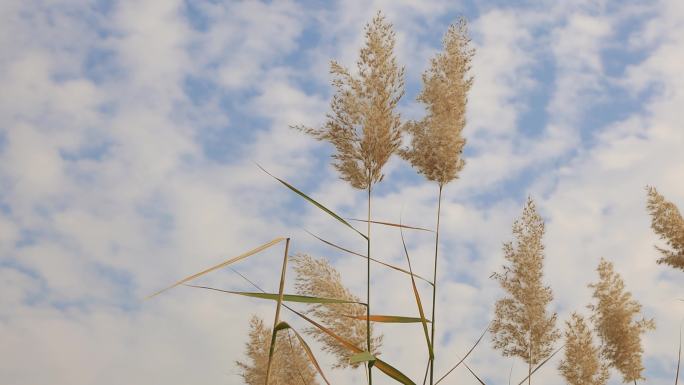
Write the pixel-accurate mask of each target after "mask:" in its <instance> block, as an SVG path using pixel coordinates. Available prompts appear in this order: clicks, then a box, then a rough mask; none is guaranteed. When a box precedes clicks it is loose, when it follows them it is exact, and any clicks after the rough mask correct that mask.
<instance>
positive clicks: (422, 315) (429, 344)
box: [399, 228, 435, 360]
mask: <svg viewBox="0 0 684 385" xmlns="http://www.w3.org/2000/svg"><path fill="white" fill-rule="evenodd" d="M399 232H400V233H401V243H402V245H403V246H404V253H405V254H406V261H407V262H408V266H409V272H411V285H412V287H413V295H414V297H415V298H416V305H418V313H419V314H420V320H421V323H422V324H423V332H424V333H425V342H426V343H427V347H428V353H429V354H430V360H432V359H434V356H435V353H434V351H433V350H432V341H430V333H429V331H428V327H427V320H426V319H425V312H424V311H423V304H422V302H421V301H420V293H419V292H418V287H417V286H416V280H415V278H413V269H412V268H411V258H410V257H409V253H408V249H407V248H406V241H405V240H404V230H403V229H402V228H399Z"/></svg>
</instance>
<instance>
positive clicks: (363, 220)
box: [347, 218, 434, 233]
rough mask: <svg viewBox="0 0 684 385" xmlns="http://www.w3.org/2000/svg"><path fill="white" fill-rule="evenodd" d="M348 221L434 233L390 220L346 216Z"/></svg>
mask: <svg viewBox="0 0 684 385" xmlns="http://www.w3.org/2000/svg"><path fill="white" fill-rule="evenodd" d="M347 219H349V220H350V221H355V222H363V223H368V222H370V223H373V224H376V225H383V226H392V227H399V228H402V229H410V230H420V231H429V232H431V233H434V231H433V230H430V229H426V228H423V227H417V226H408V225H402V224H401V223H392V222H384V221H368V220H366V219H356V218H347Z"/></svg>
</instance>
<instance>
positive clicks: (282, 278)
mask: <svg viewBox="0 0 684 385" xmlns="http://www.w3.org/2000/svg"><path fill="white" fill-rule="evenodd" d="M289 249H290V238H287V240H286V241H285V253H284V255H283V267H282V268H281V269H280V284H279V285H278V300H277V304H276V311H275V316H274V317H273V332H272V333H271V346H270V347H269V349H268V364H267V366H266V385H268V383H269V378H270V374H271V363H272V362H273V353H274V352H275V345H276V337H277V335H278V326H279V324H280V309H281V307H282V305H283V297H284V296H285V274H286V273H287V259H288V256H289V254H288V252H289Z"/></svg>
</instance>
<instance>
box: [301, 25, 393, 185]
mask: <svg viewBox="0 0 684 385" xmlns="http://www.w3.org/2000/svg"><path fill="white" fill-rule="evenodd" d="M394 45H395V36H394V31H393V30H392V24H390V23H388V22H386V21H385V18H384V16H383V15H382V14H381V13H379V12H378V14H377V15H376V16H375V17H374V18H373V20H372V21H371V22H370V23H369V24H367V25H366V43H365V46H364V47H363V48H361V52H360V55H359V60H358V62H357V69H358V75H356V74H352V73H351V72H350V71H349V70H348V69H346V68H344V67H343V66H342V65H340V64H339V63H337V62H335V61H331V63H330V73H331V74H332V75H333V76H334V80H333V82H332V85H333V87H334V88H335V95H334V96H333V99H332V101H331V103H330V108H331V112H330V113H328V116H327V117H328V119H327V122H326V123H325V125H324V126H323V127H321V128H309V127H303V126H297V127H296V128H298V129H300V130H302V131H304V132H306V133H307V134H310V135H312V136H313V137H314V138H316V139H318V140H324V141H327V142H330V143H331V144H333V145H334V146H335V149H336V150H337V152H336V153H335V154H334V155H333V159H334V162H333V164H334V166H335V168H336V169H337V170H338V171H339V172H340V174H341V175H340V177H341V178H342V179H343V180H345V181H348V182H349V183H350V184H351V185H352V186H353V187H354V188H357V189H368V188H370V187H371V186H372V185H373V184H374V183H377V182H379V181H380V180H382V178H383V174H382V167H383V166H384V165H385V163H387V161H388V160H389V158H390V156H392V154H393V153H395V152H396V150H397V148H398V147H399V145H400V144H401V120H400V117H399V114H398V113H397V112H395V109H396V106H397V103H398V102H399V99H401V97H402V96H403V95H404V69H403V68H400V67H399V65H398V64H397V61H396V59H395V57H394Z"/></svg>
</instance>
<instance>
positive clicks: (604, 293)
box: [588, 258, 655, 383]
mask: <svg viewBox="0 0 684 385" xmlns="http://www.w3.org/2000/svg"><path fill="white" fill-rule="evenodd" d="M596 270H597V271H598V273H599V281H598V282H596V283H593V284H590V285H589V287H590V288H592V289H594V293H593V297H594V299H595V300H596V303H595V304H591V305H589V306H588V307H589V309H590V310H591V311H592V312H593V315H592V316H591V320H592V321H593V323H594V328H595V330H596V334H597V335H598V336H599V337H600V339H601V355H602V356H603V358H605V359H606V360H607V361H608V362H609V363H610V365H611V366H612V367H614V368H615V369H617V370H618V371H619V372H620V373H621V374H622V380H623V381H624V382H625V383H627V382H636V381H637V380H642V379H644V378H643V377H642V376H641V372H642V371H643V370H644V366H643V364H642V362H641V355H642V353H643V351H644V349H643V347H642V346H641V334H643V333H645V332H646V331H647V330H651V329H655V322H654V321H653V320H652V319H648V320H647V319H645V318H643V317H642V318H641V319H639V320H635V319H634V317H635V316H637V315H638V314H639V313H640V312H641V304H639V302H637V301H636V300H634V299H633V298H632V294H631V293H630V292H628V291H625V283H624V281H623V280H622V277H620V275H619V274H618V273H616V272H615V271H614V269H613V264H612V263H611V262H608V261H606V260H605V259H603V258H601V262H600V263H599V266H598V268H597V269H596Z"/></svg>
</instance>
